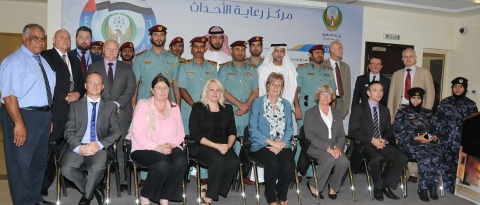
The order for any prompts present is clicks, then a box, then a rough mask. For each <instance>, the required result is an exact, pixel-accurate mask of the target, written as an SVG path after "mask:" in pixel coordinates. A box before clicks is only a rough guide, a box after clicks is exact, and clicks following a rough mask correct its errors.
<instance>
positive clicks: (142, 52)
mask: <svg viewBox="0 0 480 205" xmlns="http://www.w3.org/2000/svg"><path fill="white" fill-rule="evenodd" d="M145 52H147V50H143V51H140V52H138V53H136V54H135V56H139V55H142V54H144V53H145Z"/></svg>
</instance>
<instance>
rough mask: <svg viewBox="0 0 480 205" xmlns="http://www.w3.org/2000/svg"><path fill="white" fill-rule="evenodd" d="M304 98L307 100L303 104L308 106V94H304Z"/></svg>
mask: <svg viewBox="0 0 480 205" xmlns="http://www.w3.org/2000/svg"><path fill="white" fill-rule="evenodd" d="M303 99H304V100H305V102H304V103H303V105H305V106H306V107H308V95H305V96H303Z"/></svg>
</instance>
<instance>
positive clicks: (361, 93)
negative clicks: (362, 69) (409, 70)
mask: <svg viewBox="0 0 480 205" xmlns="http://www.w3.org/2000/svg"><path fill="white" fill-rule="evenodd" d="M382 67H383V65H382V59H381V58H380V57H379V56H372V57H371V58H370V63H369V64H368V69H369V70H370V72H368V73H365V74H364V75H361V76H358V77H357V81H356V82H355V88H354V90H353V97H352V107H353V106H354V105H355V104H358V103H360V102H366V101H367V100H368V95H367V87H368V84H369V83H370V82H372V81H380V82H382V84H383V88H384V89H383V97H382V100H380V104H382V105H385V106H387V99H388V89H389V88H390V79H389V78H387V76H385V75H382V74H381V73H380V71H381V70H382Z"/></svg>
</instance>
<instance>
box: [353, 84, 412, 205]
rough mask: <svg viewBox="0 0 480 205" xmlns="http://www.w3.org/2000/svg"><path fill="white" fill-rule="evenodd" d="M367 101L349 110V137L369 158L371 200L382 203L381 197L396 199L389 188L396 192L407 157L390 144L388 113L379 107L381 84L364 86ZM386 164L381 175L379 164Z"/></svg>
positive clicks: (381, 106) (380, 165) (391, 133)
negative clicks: (384, 162) (371, 185)
mask: <svg viewBox="0 0 480 205" xmlns="http://www.w3.org/2000/svg"><path fill="white" fill-rule="evenodd" d="M367 95H368V100H367V101H366V102H362V103H360V104H356V105H355V106H353V108H352V113H351V115H350V124H349V126H348V133H349V137H351V138H354V139H357V140H359V141H360V144H359V146H357V148H356V149H359V152H360V153H362V155H363V156H364V157H365V158H367V159H369V166H370V170H371V174H372V178H373V184H374V197H375V199H377V200H379V201H383V194H385V196H387V197H388V198H390V199H399V197H398V196H396V195H395V194H394V193H393V191H392V190H391V189H396V188H397V186H398V182H399V177H400V175H401V174H402V172H403V168H404V167H405V165H406V164H407V161H408V158H407V156H406V155H405V154H404V153H402V152H401V151H400V150H399V149H398V148H396V147H395V146H394V145H392V144H393V143H392V142H394V141H393V139H394V138H393V130H392V124H391V123H390V111H389V110H388V108H387V107H385V106H384V105H382V104H380V103H379V102H380V100H381V99H382V96H383V85H382V83H381V82H379V81H373V82H371V83H370V84H369V85H368V89H367ZM384 160H386V161H389V162H390V166H388V167H385V169H384V170H383V173H382V163H383V161H384Z"/></svg>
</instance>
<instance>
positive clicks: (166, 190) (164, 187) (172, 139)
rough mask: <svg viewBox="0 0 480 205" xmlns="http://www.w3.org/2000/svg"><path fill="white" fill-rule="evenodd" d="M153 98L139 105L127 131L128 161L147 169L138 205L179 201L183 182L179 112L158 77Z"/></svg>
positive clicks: (182, 134)
mask: <svg viewBox="0 0 480 205" xmlns="http://www.w3.org/2000/svg"><path fill="white" fill-rule="evenodd" d="M151 91H152V95H153V96H152V97H150V98H148V99H142V100H140V101H139V102H138V104H137V106H136V108H135V113H134V116H133V120H132V125H131V126H132V127H131V130H130V132H131V133H130V134H131V140H132V153H131V154H130V157H131V159H132V160H133V161H134V162H135V163H137V164H139V165H140V166H143V167H147V168H148V176H147V179H146V181H145V184H144V185H143V188H142V190H141V192H140V203H141V204H142V205H144V204H150V201H153V202H159V203H160V204H161V205H166V204H168V201H182V180H183V176H184V175H185V171H186V170H187V157H186V154H185V152H184V151H183V149H182V147H181V144H182V142H183V139H184V137H185V132H184V130H183V123H182V117H181V115H180V109H179V107H178V106H177V105H176V104H175V103H172V102H171V101H170V100H169V92H170V84H169V82H168V79H166V78H165V77H163V76H162V75H161V74H159V75H158V76H157V77H155V78H154V79H153V81H152V89H151Z"/></svg>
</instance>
